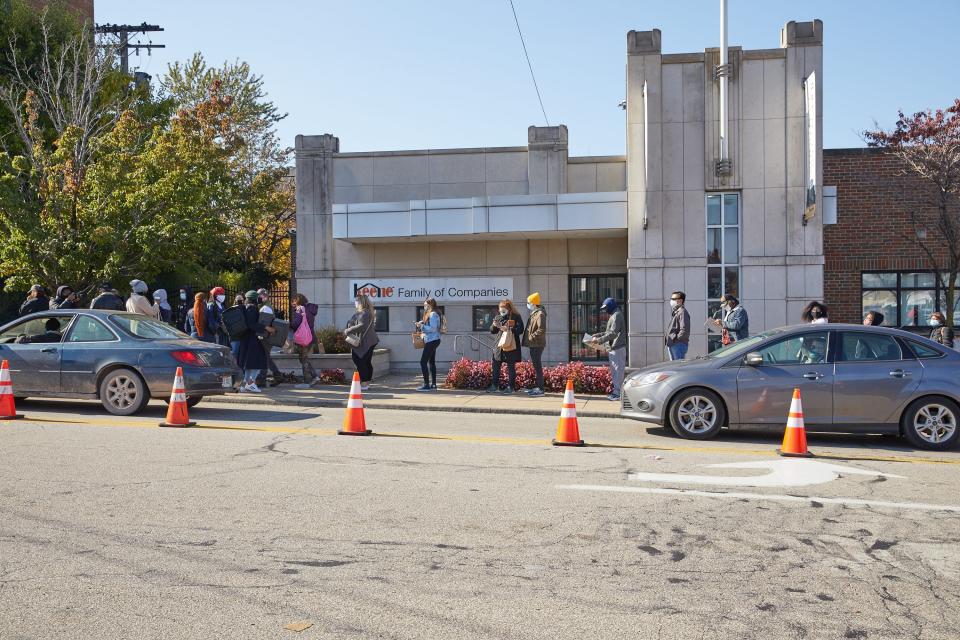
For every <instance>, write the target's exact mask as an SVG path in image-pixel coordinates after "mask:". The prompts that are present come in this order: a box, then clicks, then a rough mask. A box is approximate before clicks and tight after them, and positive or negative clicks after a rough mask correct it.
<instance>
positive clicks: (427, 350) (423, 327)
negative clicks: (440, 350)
mask: <svg viewBox="0 0 960 640" xmlns="http://www.w3.org/2000/svg"><path fill="white" fill-rule="evenodd" d="M440 321H441V318H440V314H439V313H438V312H437V301H436V300H435V299H434V298H427V299H426V300H424V301H423V319H422V320H420V321H419V322H417V330H418V331H420V333H422V334H423V354H421V356H420V372H421V373H422V374H423V386H422V387H420V388H419V389H417V391H432V390H435V389H436V388H437V347H439V346H440ZM431 376H432V378H431Z"/></svg>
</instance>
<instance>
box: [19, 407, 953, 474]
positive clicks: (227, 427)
mask: <svg viewBox="0 0 960 640" xmlns="http://www.w3.org/2000/svg"><path fill="white" fill-rule="evenodd" d="M31 421H32V422H34V423H37V422H51V423H57V424H64V425H71V424H76V425H81V426H91V427H133V428H140V429H165V430H169V431H175V430H176V428H175V427H160V426H159V425H158V424H157V422H156V421H152V420H151V421H144V420H140V421H127V422H120V421H113V420H82V419H78V420H48V419H45V418H43V419H40V418H33V419H32V420H31ZM0 422H9V423H10V424H15V423H16V422H19V423H21V424H23V423H24V422H25V421H13V420H10V421H3V420H0ZM185 428H186V429H216V430H223V431H254V432H264V433H298V434H303V435H312V436H332V435H336V433H337V431H336V429H331V428H320V427H311V426H303V427H293V426H291V427H273V426H261V425H250V426H243V425H237V424H217V423H202V424H198V425H196V426H193V427H185ZM373 435H374V436H380V437H388V438H409V439H416V440H448V441H452V442H469V443H478V444H508V445H517V446H535V447H551V446H552V444H551V441H550V440H547V439H537V438H515V437H509V436H475V435H458V434H447V433H415V432H406V433H398V432H389V431H377V430H374V433H373ZM586 447H588V448H597V449H637V450H648V451H673V452H678V453H711V454H716V453H720V454H723V453H728V454H732V455H758V456H768V457H776V455H777V452H776V449H775V448H771V449H750V448H741V447H727V446H718V447H703V446H694V445H652V444H629V443H624V444H615V443H604V442H588V443H587V444H586ZM815 456H816V457H817V458H821V459H826V460H862V461H866V462H901V463H905V464H942V465H960V458H957V459H946V458H926V457H909V456H892V455H891V456H888V455H872V454H863V455H859V454H856V453H850V454H846V453H836V452H831V453H817V454H815Z"/></svg>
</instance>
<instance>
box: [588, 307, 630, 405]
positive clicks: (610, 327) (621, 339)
mask: <svg viewBox="0 0 960 640" xmlns="http://www.w3.org/2000/svg"><path fill="white" fill-rule="evenodd" d="M600 311H603V312H604V313H608V314H610V317H609V318H607V330H606V331H604V332H602V333H595V334H594V335H593V338H594V340H596V341H597V342H599V343H600V344H602V345H604V347H605V348H606V349H607V362H608V363H609V366H610V378H611V379H612V380H613V391H611V393H610V395H608V396H607V400H610V401H611V402H619V401H620V390H621V388H622V387H623V375H624V373H625V371H626V366H627V331H626V324H625V323H624V321H623V311H621V310H620V307H619V305H618V304H617V301H616V300H614V299H613V298H607V299H606V300H604V301H603V304H602V305H600Z"/></svg>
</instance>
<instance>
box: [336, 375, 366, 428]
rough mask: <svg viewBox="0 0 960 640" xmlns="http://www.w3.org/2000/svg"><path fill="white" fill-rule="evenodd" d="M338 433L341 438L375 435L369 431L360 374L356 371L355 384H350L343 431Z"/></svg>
mask: <svg viewBox="0 0 960 640" xmlns="http://www.w3.org/2000/svg"><path fill="white" fill-rule="evenodd" d="M337 433H338V434H340V435H341V436H368V435H370V434H371V433H373V432H372V431H370V430H369V429H367V421H366V419H365V418H364V417H363V394H362V393H360V374H359V373H358V372H356V371H354V372H353V382H351V383H350V397H349V398H348V399H347V412H346V413H345V414H344V416H343V429H340V430H339V431H337Z"/></svg>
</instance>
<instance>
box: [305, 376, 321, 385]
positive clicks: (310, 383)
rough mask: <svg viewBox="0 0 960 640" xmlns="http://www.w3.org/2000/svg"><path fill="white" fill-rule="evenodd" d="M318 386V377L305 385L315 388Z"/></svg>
mask: <svg viewBox="0 0 960 640" xmlns="http://www.w3.org/2000/svg"><path fill="white" fill-rule="evenodd" d="M318 384H320V376H317V377H316V378H314V379H313V380H311V381H310V382H309V383H307V386H308V387H315V386H317V385H318Z"/></svg>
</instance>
